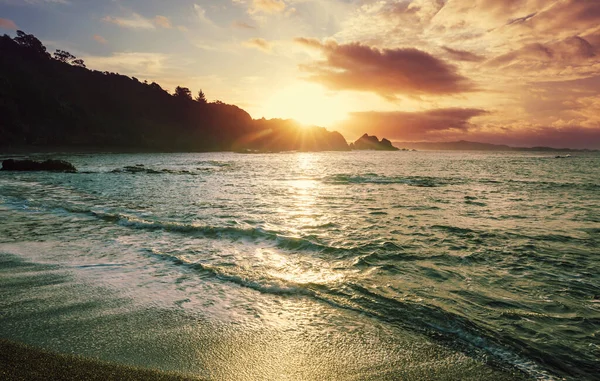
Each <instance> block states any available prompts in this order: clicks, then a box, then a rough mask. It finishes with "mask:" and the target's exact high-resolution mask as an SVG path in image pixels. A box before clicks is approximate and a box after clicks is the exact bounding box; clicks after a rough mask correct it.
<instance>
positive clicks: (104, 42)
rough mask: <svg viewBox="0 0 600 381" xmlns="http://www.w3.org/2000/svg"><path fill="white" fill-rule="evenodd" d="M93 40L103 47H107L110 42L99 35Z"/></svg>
mask: <svg viewBox="0 0 600 381" xmlns="http://www.w3.org/2000/svg"><path fill="white" fill-rule="evenodd" d="M92 38H93V39H94V41H96V42H97V43H99V44H102V45H106V44H107V43H108V41H106V38H104V37H102V36H101V35H99V34H95V35H94V36H93V37H92Z"/></svg>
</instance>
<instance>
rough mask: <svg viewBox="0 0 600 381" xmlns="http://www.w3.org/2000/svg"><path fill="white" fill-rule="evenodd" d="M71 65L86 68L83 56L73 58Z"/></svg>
mask: <svg viewBox="0 0 600 381" xmlns="http://www.w3.org/2000/svg"><path fill="white" fill-rule="evenodd" d="M71 65H73V66H79V67H82V68H85V63H84V62H83V60H82V59H81V58H80V59H76V60H73V62H71Z"/></svg>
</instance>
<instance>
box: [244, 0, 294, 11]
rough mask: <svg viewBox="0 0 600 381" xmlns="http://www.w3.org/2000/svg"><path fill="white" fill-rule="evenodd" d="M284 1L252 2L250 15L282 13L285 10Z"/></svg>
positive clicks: (258, 0)
mask: <svg viewBox="0 0 600 381" xmlns="http://www.w3.org/2000/svg"><path fill="white" fill-rule="evenodd" d="M285 7H286V5H285V3H284V2H283V0H252V7H251V8H250V9H249V10H248V12H249V13H250V14H254V13H258V12H263V13H269V14H273V13H282V12H283V11H284V10H285Z"/></svg>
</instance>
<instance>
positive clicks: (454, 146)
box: [393, 140, 600, 152]
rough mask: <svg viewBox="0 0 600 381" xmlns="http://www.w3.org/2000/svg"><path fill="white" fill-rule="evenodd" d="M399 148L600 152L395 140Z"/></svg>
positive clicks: (476, 143)
mask: <svg viewBox="0 0 600 381" xmlns="http://www.w3.org/2000/svg"><path fill="white" fill-rule="evenodd" d="M393 144H394V146H396V147H398V148H406V149H415V150H419V151H524V152H600V151H599V150H592V149H573V148H554V147H543V146H539V147H511V146H508V145H502V144H491V143H480V142H470V141H466V140H460V141H456V142H398V141H394V142H393Z"/></svg>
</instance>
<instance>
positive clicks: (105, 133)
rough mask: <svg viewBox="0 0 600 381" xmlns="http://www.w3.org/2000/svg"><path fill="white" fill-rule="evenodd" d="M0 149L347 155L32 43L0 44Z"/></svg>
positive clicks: (339, 145)
mask: <svg viewBox="0 0 600 381" xmlns="http://www.w3.org/2000/svg"><path fill="white" fill-rule="evenodd" d="M0 115H2V118H1V119H0V147H3V148H11V147H12V148H15V147H18V148H25V149H40V148H42V149H43V148H44V147H63V148H68V149H97V150H102V149H103V148H105V147H110V148H111V149H113V150H114V149H117V150H129V151H131V150H134V151H135V150H153V151H227V150H243V149H252V150H261V151H262V150H264V151H283V150H304V151H319V150H348V145H347V143H346V141H345V140H344V138H343V137H342V135H340V134H339V133H337V132H329V131H327V130H325V129H324V128H318V127H310V128H305V127H301V126H300V125H298V124H295V123H294V122H292V121H285V120H270V121H265V120H253V119H252V118H251V116H250V115H249V114H248V113H247V112H246V111H244V110H242V109H241V108H239V107H237V106H234V105H229V104H225V103H222V102H219V101H217V102H212V103H209V102H207V101H206V98H205V97H204V94H203V93H201V94H199V96H198V97H197V98H196V100H194V99H192V96H191V93H190V91H189V90H188V89H187V88H185V87H178V88H177V89H176V91H175V94H173V95H171V94H169V93H168V92H167V91H165V90H164V89H162V88H161V87H160V85H158V84H157V83H150V84H149V83H146V82H140V81H139V80H137V79H136V78H130V77H127V76H124V75H120V74H116V73H109V72H100V71H97V70H88V69H87V68H86V67H85V63H84V62H83V61H82V60H78V59H76V57H74V56H72V55H71V54H69V53H68V52H65V51H60V50H59V51H57V52H56V53H55V54H54V57H52V56H51V55H50V54H49V53H48V52H47V51H46V47H44V45H43V44H42V43H41V42H40V41H39V40H38V39H37V38H36V37H35V36H33V35H28V34H26V33H24V32H22V31H18V32H17V37H15V38H14V39H13V38H10V37H9V36H8V35H4V36H2V37H0Z"/></svg>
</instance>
